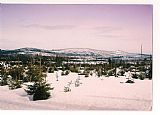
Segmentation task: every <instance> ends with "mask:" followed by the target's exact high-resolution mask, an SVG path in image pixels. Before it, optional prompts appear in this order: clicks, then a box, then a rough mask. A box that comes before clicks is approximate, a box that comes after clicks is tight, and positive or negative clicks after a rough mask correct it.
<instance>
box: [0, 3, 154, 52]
mask: <svg viewBox="0 0 160 115" xmlns="http://www.w3.org/2000/svg"><path fill="white" fill-rule="evenodd" d="M141 44H142V45H143V52H144V53H152V5H105V4H103V5H55V4H53V5H31V4H30V5H29V4H28V5H27V4H26V5H24V4H23V5H22V4H18V5H16V4H9V5H7V4H1V6H0V48H1V49H16V48H22V47H34V48H42V49H63V48H93V49H99V50H107V51H115V50H123V51H126V52H136V53H139V52H140V46H141Z"/></svg>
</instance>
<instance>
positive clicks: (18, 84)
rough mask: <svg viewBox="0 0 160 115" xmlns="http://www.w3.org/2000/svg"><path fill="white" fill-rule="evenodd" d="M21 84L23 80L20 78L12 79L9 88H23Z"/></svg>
mask: <svg viewBox="0 0 160 115" xmlns="http://www.w3.org/2000/svg"><path fill="white" fill-rule="evenodd" d="M21 84H22V82H21V81H19V80H17V81H16V80H11V81H10V83H9V89H10V90H13V89H18V88H21Z"/></svg>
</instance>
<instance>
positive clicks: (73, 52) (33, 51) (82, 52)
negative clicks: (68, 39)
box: [0, 48, 152, 59]
mask: <svg viewBox="0 0 160 115" xmlns="http://www.w3.org/2000/svg"><path fill="white" fill-rule="evenodd" d="M0 54H1V55H12V54H13V55H15V54H23V55H42V56H57V55H59V56H67V57H77V58H84V57H87V58H96V59H97V58H102V59H103V58H121V59H133V58H134V59H140V58H143V59H144V58H151V56H152V55H150V54H140V53H128V52H125V51H121V50H117V51H105V50H96V49H90V48H66V49H54V50H45V49H38V48H19V49H14V50H2V49H1V50H0Z"/></svg>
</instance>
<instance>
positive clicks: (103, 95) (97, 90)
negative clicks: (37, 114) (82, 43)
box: [0, 73, 152, 110]
mask: <svg viewBox="0 0 160 115" xmlns="http://www.w3.org/2000/svg"><path fill="white" fill-rule="evenodd" d="M55 75H56V73H48V77H47V81H48V83H51V86H52V87H54V90H52V91H51V97H50V98H49V99H47V100H40V101H31V100H30V97H29V96H28V95H27V94H26V92H25V91H24V89H23V88H25V86H24V87H23V88H20V89H16V90H9V88H8V86H0V109H7V110H28V109H29V110H46V109H48V110H151V109H152V80H135V83H134V84H128V83H123V82H124V81H125V79H124V77H122V76H121V77H118V78H115V77H103V79H102V78H98V77H95V76H94V75H93V76H90V77H87V78H85V77H84V76H83V75H81V76H80V82H81V83H82V84H80V86H79V87H75V84H74V82H75V80H76V79H77V78H78V74H77V73H70V74H69V75H68V76H61V77H59V81H56V77H55ZM70 81H72V83H73V84H71V86H70V88H71V92H64V86H67V84H68V82H70Z"/></svg>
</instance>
